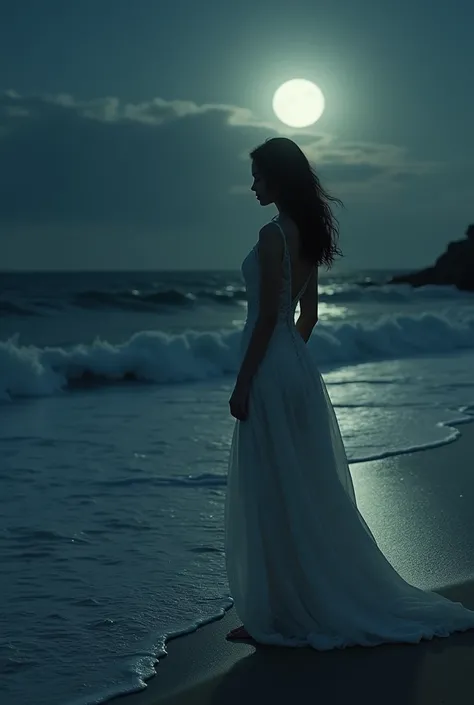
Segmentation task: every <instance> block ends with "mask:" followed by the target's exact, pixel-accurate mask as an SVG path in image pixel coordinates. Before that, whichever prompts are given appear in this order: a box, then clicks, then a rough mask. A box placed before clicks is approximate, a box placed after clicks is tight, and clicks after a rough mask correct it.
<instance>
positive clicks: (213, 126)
mask: <svg viewBox="0 0 474 705" xmlns="http://www.w3.org/2000/svg"><path fill="white" fill-rule="evenodd" d="M237 128H238V129H237ZM277 129H279V131H280V133H283V134H292V132H291V130H286V131H285V129H284V128H283V127H281V128H278V127H276V125H274V124H271V123H265V122H262V121H259V120H258V119H257V118H255V117H254V116H253V115H252V114H251V113H250V111H248V110H246V109H244V108H239V107H237V106H228V105H202V106H198V105H196V104H195V103H193V102H192V101H165V100H163V99H161V98H155V99H153V100H150V101H149V102H144V103H140V104H133V105H132V104H122V103H120V101H119V100H118V99H117V98H113V97H106V98H103V99H100V100H95V101H78V100H76V99H74V98H73V97H72V96H70V95H57V96H39V97H38V96H32V97H22V96H19V95H18V94H16V93H14V92H11V91H10V92H7V93H4V94H3V95H2V96H1V98H0V219H2V220H3V221H10V222H12V221H14V222H22V223H30V224H31V223H37V224H41V223H43V224H44V223H48V222H51V221H55V222H58V221H59V222H63V223H64V222H70V223H75V224H77V223H81V222H87V223H91V222H93V223H95V224H114V223H120V224H135V225H137V226H139V225H142V226H151V227H158V228H159V227H162V226H163V227H165V226H169V224H170V223H174V224H176V223H178V224H179V226H180V227H186V226H187V225H189V224H190V223H194V222H196V219H197V218H200V219H205V220H206V221H207V222H209V224H212V221H214V220H216V221H217V220H218V219H219V218H220V217H222V215H223V214H224V213H226V211H228V209H229V207H231V204H232V199H233V198H235V196H234V195H233V194H234V193H236V192H238V191H239V190H242V188H243V190H246V189H247V188H248V187H247V186H243V185H244V184H247V183H248V181H249V175H248V163H247V162H246V160H245V159H243V158H241V157H242V156H245V155H246V154H247V153H248V150H249V148H251V147H253V146H254V145H256V144H258V143H259V142H260V141H262V140H263V139H265V138H266V137H268V136H272V135H273V134H275V133H276V130H277ZM298 135H299V136H298V139H299V141H300V143H301V145H302V147H303V148H304V149H305V151H306V152H307V154H308V156H309V157H310V158H312V159H313V160H314V161H315V162H316V164H317V165H318V166H319V167H320V168H321V170H322V172H323V173H324V174H325V175H327V177H328V178H329V179H330V180H331V183H332V184H335V185H337V183H338V182H340V183H341V184H345V183H350V182H354V181H357V182H358V184H359V187H363V185H364V184H365V183H369V182H371V181H373V179H374V178H377V177H378V176H380V175H384V174H387V173H388V172H390V171H393V170H395V171H396V172H397V173H416V170H417V168H418V166H419V165H416V164H414V163H410V161H409V159H408V158H407V156H406V155H405V154H404V152H403V150H402V149H400V148H398V147H395V146H393V145H370V144H357V143H350V144H341V143H338V142H337V140H335V139H334V138H333V137H331V136H329V135H318V134H314V132H311V131H300V132H299V133H298Z"/></svg>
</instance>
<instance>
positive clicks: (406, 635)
mask: <svg viewBox="0 0 474 705" xmlns="http://www.w3.org/2000/svg"><path fill="white" fill-rule="evenodd" d="M250 156H251V161H252V175H253V184H252V191H253V192H254V193H255V196H256V198H257V200H258V201H259V203H260V204H261V205H262V206H267V205H269V204H272V203H274V204H275V206H276V208H277V210H278V215H277V216H276V217H275V218H274V219H273V220H272V221H271V222H270V223H268V224H267V225H265V226H264V227H263V228H262V229H261V230H260V233H259V240H258V243H257V244H256V245H255V246H254V247H253V248H252V250H251V251H250V252H249V254H248V255H247V257H246V258H245V259H244V261H243V264H242V273H243V276H244V279H245V284H246V289H247V299H248V310H247V320H246V323H245V327H244V330H243V333H242V342H241V364H240V370H239V373H238V376H237V381H236V384H235V388H234V391H233V393H232V396H231V398H230V402H229V403H230V411H231V413H232V415H233V416H234V417H235V418H236V422H235V427H234V433H233V438H232V446H231V452H230V457H229V468H228V485H227V497H226V514H225V551H226V567H227V575H228V580H229V587H230V593H231V595H232V597H233V599H234V605H235V609H236V612H237V614H238V615H239V617H240V619H241V620H242V621H243V625H242V626H241V627H238V628H237V629H235V630H232V632H230V633H229V634H228V638H230V639H242V638H244V639H248V638H252V639H253V640H255V641H256V642H259V643H263V644H275V645H284V646H312V647H314V648H315V649H321V650H326V649H332V648H344V647H347V646H351V645H356V644H359V645H365V646H374V645H377V644H381V643H385V642H412V643H413V642H418V641H420V640H421V639H431V638H433V637H434V636H448V635H449V634H450V633H452V632H455V631H465V630H467V629H471V628H474V611H472V610H469V609H467V608H466V607H464V606H463V605H462V604H461V603H459V602H452V601H450V600H448V599H447V598H445V597H443V596H442V595H439V594H437V593H434V592H430V591H424V590H421V589H419V588H416V587H414V586H412V585H410V584H409V583H407V582H406V581H405V580H403V578H402V577H401V576H400V575H399V574H398V573H397V572H396V571H395V569H394V568H393V566H392V565H391V564H390V563H389V561H388V560H387V559H386V558H385V556H384V555H383V553H382V552H381V551H380V549H379V548H378V546H377V543H376V541H375V538H374V537H373V535H372V533H371V532H370V529H369V527H368V526H367V524H366V523H365V521H364V519H363V517H362V515H361V514H360V512H359V510H358V508H357V504H356V498H355V494H354V488H353V483H352V478H351V474H350V471H349V466H348V462H347V458H346V454H345V450H344V446H343V442H342V439H341V434H340V431H339V427H338V423H337V419H336V416H335V413H334V410H333V407H332V404H331V401H330V399H329V396H328V394H327V391H326V388H325V385H324V382H323V380H322V377H321V374H320V372H319V370H318V368H317V365H316V363H315V360H314V358H313V356H312V355H311V354H310V352H309V350H308V348H307V347H306V342H307V341H308V339H309V337H310V335H311V332H312V330H313V328H314V326H315V324H316V322H317V320H318V299H317V290H318V267H319V266H320V265H326V266H330V265H331V263H332V261H333V260H334V258H335V256H337V255H338V254H340V253H339V250H338V247H337V236H338V224H337V220H336V219H335V217H334V215H333V214H332V212H331V204H332V203H333V202H335V201H336V202H338V201H337V199H334V198H332V197H330V196H329V195H328V194H327V193H326V192H325V191H324V189H323V188H322V186H321V184H320V182H319V180H318V178H317V177H316V175H315V173H314V171H313V170H312V169H311V167H310V164H309V162H308V160H307V159H306V157H305V156H304V154H303V152H302V151H301V150H300V148H299V147H298V146H297V145H296V144H295V143H294V142H292V141H291V140H289V139H286V138H274V139H270V140H268V141H266V142H264V143H263V144H262V145H260V146H259V147H257V148H256V149H255V150H254V151H253V152H252V153H251V155H250ZM338 203H340V202H338ZM298 302H299V303H300V311H301V313H300V316H299V318H298V320H297V322H296V324H295V320H294V318H295V308H296V304H297V303H298Z"/></svg>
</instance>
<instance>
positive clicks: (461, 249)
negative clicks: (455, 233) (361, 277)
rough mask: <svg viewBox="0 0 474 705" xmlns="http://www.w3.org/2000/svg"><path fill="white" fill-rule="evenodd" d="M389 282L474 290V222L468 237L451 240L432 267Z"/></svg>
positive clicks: (467, 231)
mask: <svg viewBox="0 0 474 705" xmlns="http://www.w3.org/2000/svg"><path fill="white" fill-rule="evenodd" d="M388 283H389V284H411V285H412V286H426V285H427V284H438V285H444V286H446V285H452V286H456V287H457V288H458V289H462V290H464V291H474V223H473V224H471V225H469V226H468V228H467V230H466V238H465V239H464V240H456V241H455V242H450V243H449V245H448V247H447V249H446V251H445V252H444V253H443V254H442V255H441V256H440V257H438V259H437V260H436V262H435V263H434V265H433V266H432V267H427V268H426V269H421V270H420V271H418V272H412V273H410V274H402V275H400V276H397V277H393V278H392V279H391V280H390V281H389V282H388Z"/></svg>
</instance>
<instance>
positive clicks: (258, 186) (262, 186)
mask: <svg viewBox="0 0 474 705" xmlns="http://www.w3.org/2000/svg"><path fill="white" fill-rule="evenodd" d="M252 178H253V182H252V187H251V191H253V192H254V193H255V196H256V197H257V200H258V202H259V203H260V205H261V206H268V205H270V203H273V202H274V199H273V198H272V195H271V193H270V189H269V188H268V186H267V184H266V183H265V179H264V178H263V176H262V175H261V174H260V172H259V170H258V167H257V165H256V164H255V162H252Z"/></svg>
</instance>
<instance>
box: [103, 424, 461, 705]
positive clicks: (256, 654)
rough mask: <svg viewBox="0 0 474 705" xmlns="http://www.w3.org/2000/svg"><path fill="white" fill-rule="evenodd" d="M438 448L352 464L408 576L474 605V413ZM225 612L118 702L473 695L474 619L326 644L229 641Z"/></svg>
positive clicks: (334, 702)
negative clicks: (446, 631) (372, 643)
mask: <svg viewBox="0 0 474 705" xmlns="http://www.w3.org/2000/svg"><path fill="white" fill-rule="evenodd" d="M459 430H460V431H461V437H460V438H459V439H458V440H457V441H455V442H454V443H451V444H448V445H446V446H442V447H440V448H436V449H430V450H423V451H419V452H416V453H410V454H406V455H399V456H396V457H392V458H387V459H384V460H378V461H373V462H369V463H361V464H357V465H354V466H353V467H352V472H353V477H354V483H355V487H356V493H357V498H358V503H359V506H360V508H361V511H362V513H363V514H364V517H365V518H366V520H367V522H368V524H369V526H370V528H371V529H372V531H373V532H374V534H375V536H376V538H377V541H378V543H379V546H380V547H381V548H382V550H383V551H384V553H385V554H386V556H387V557H388V558H389V560H390V561H391V563H392V564H393V565H394V566H395V568H396V569H397V570H398V571H399V572H400V573H401V575H402V576H403V577H404V578H405V579H406V580H408V581H409V582H411V583H413V584H414V585H417V586H418V587H421V588H423V589H431V590H435V591H437V592H440V593H442V594H443V595H445V596H447V597H449V598H450V599H453V600H455V601H460V602H462V603H463V604H465V605H466V606H467V607H470V608H471V609H474V512H473V511H472V507H473V504H474V473H473V460H472V459H473V457H474V424H468V425H463V426H460V427H459ZM239 623H240V622H239V620H238V618H237V615H236V614H235V610H233V609H231V610H230V611H229V612H227V613H226V615H225V616H224V617H223V618H222V619H221V620H219V621H217V622H213V623H211V624H208V625H206V626H203V627H201V628H200V629H198V630H197V631H195V632H194V633H192V634H188V635H186V636H183V637H178V638H176V639H173V640H171V641H169V642H168V645H167V649H168V656H167V657H165V658H164V659H162V660H161V661H160V662H159V663H157V665H156V671H157V674H156V676H154V677H153V678H151V679H150V680H149V681H148V686H147V688H146V689H145V690H143V691H141V692H140V693H136V694H132V695H127V696H122V697H119V698H114V699H113V700H112V701H110V702H111V703H113V704H114V705H175V704H176V705H185V704H187V703H190V704H192V705H197V704H198V703H199V704H200V703H203V704H204V703H209V704H212V705H220V704H221V703H222V704H224V703H226V704H227V705H232V704H233V703H242V702H245V703H253V702H255V703H257V702H258V703H262V702H263V703H267V702H268V703H272V704H273V703H282V704H283V703H285V704H286V703H288V702H289V701H290V700H291V699H292V698H293V699H295V700H297V701H301V702H303V701H306V700H308V701H314V702H319V703H324V704H326V703H328V704H331V705H339V704H341V705H342V704H343V703H344V704H346V703H349V702H356V703H358V702H364V703H365V704H366V705H372V703H373V705H375V704H377V705H379V704H380V703H382V702H383V703H385V704H389V703H394V704H395V703H396V704H397V705H410V704H412V703H413V704H415V703H416V704H419V705H464V704H466V705H467V704H468V703H472V701H473V697H474V695H473V693H472V689H473V686H472V669H473V664H474V630H471V631H468V632H464V633H457V634H454V635H452V636H450V637H448V638H435V639H433V640H431V641H427V640H424V641H422V642H420V643H419V644H415V645H413V644H387V645H383V646H378V647H371V648H366V647H351V648H348V649H344V650H333V651H329V652H317V651H314V650H312V649H286V648H274V647H273V648H272V647H263V646H258V645H255V644H252V643H250V642H249V643H232V642H227V641H226V639H225V635H226V633H227V631H228V630H229V629H232V628H233V627H234V626H236V625H238V624H239Z"/></svg>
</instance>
